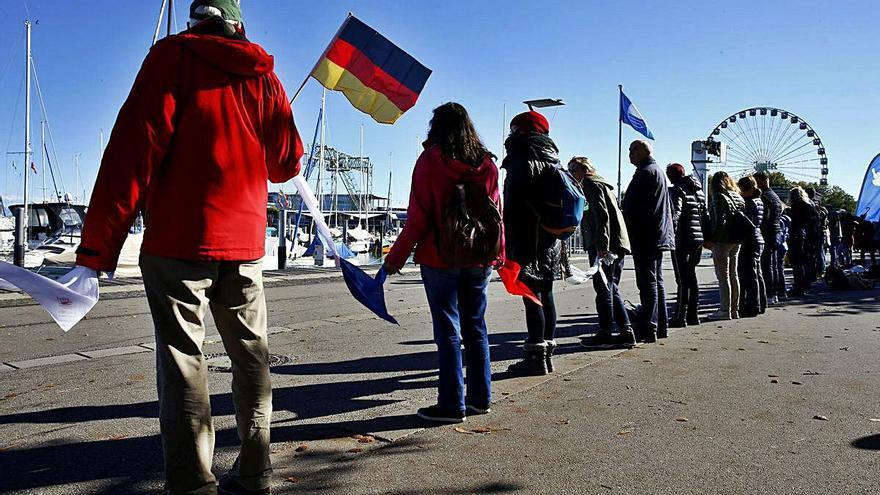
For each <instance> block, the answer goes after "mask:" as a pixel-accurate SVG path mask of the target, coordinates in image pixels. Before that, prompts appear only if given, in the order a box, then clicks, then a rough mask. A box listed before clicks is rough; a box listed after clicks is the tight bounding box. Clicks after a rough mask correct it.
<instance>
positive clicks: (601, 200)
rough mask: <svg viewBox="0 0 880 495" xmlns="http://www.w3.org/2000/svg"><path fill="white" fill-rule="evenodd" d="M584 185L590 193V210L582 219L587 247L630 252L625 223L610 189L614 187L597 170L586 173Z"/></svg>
mask: <svg viewBox="0 0 880 495" xmlns="http://www.w3.org/2000/svg"><path fill="white" fill-rule="evenodd" d="M581 187H582V188H583V190H584V196H586V197H587V211H586V212H584V218H583V220H581V236H582V237H583V239H584V248H585V249H588V248H595V249H596V251H611V252H612V253H617V254H621V253H623V254H629V253H630V244H629V235H628V234H627V231H626V223H625V222H624V220H623V213H621V212H620V208H618V207H617V198H615V197H614V195H613V194H612V193H611V191H613V190H614V187H613V186H612V185H611V184H609V183H608V182H607V181H606V180H605V179H603V178H602V176H600V175H597V174H594V175H587V176H586V177H584V179H583V180H582V181H581Z"/></svg>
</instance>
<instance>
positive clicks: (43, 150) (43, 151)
mask: <svg viewBox="0 0 880 495" xmlns="http://www.w3.org/2000/svg"><path fill="white" fill-rule="evenodd" d="M40 173H41V174H43V203H48V202H49V200H48V199H46V121H45V120H41V121H40Z"/></svg>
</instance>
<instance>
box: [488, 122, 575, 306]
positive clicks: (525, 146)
mask: <svg viewBox="0 0 880 495" xmlns="http://www.w3.org/2000/svg"><path fill="white" fill-rule="evenodd" d="M504 146H505V148H506V149H507V156H506V157H505V158H504V163H503V164H502V165H501V168H503V169H504V170H506V171H507V174H506V176H505V178H504V234H505V247H506V253H507V258H508V259H511V260H513V261H516V262H517V263H519V265H520V266H521V267H522V271H521V272H520V279H522V280H524V281H526V282H529V283H531V284H532V287H533V289H534V288H537V289H538V290H549V287H548V285H549V284H552V283H553V280H554V279H555V277H556V274H557V272H558V271H559V261H560V254H561V253H560V249H561V248H560V243H559V242H558V241H557V239H556V237H554V236H553V235H551V234H550V233H548V232H547V231H545V230H544V229H542V228H541V226H540V224H541V221H540V216H539V213H538V212H539V210H540V208H539V206H540V203H541V201H542V198H543V195H542V193H543V190H542V184H543V181H542V177H543V174H544V172H545V171H547V169H548V168H550V167H558V166H559V151H558V149H557V148H556V144H554V143H553V140H552V139H550V137H549V136H547V135H546V134H541V133H537V132H531V133H527V134H513V135H511V136H510V137H508V138H507V141H505V143H504Z"/></svg>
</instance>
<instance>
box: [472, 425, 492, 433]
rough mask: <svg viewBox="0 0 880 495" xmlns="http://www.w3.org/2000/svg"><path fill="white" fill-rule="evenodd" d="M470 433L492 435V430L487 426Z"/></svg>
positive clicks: (479, 427)
mask: <svg viewBox="0 0 880 495" xmlns="http://www.w3.org/2000/svg"><path fill="white" fill-rule="evenodd" d="M471 432H472V433H492V428H489V427H488V426H478V427H476V428H473V429H472V430H471Z"/></svg>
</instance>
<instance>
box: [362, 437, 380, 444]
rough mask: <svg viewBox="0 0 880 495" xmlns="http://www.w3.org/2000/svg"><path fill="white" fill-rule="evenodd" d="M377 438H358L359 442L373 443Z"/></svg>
mask: <svg viewBox="0 0 880 495" xmlns="http://www.w3.org/2000/svg"><path fill="white" fill-rule="evenodd" d="M375 441H376V439H375V438H373V437H364V438H358V443H373V442H375Z"/></svg>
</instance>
